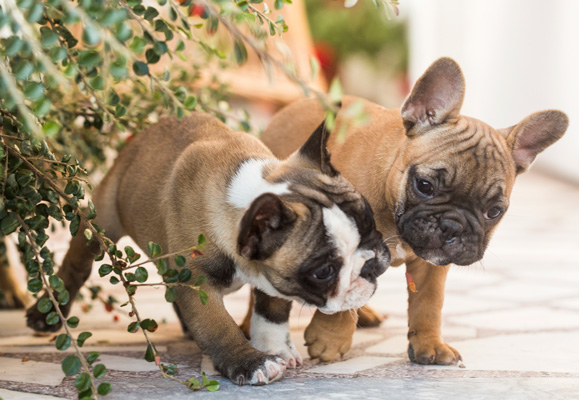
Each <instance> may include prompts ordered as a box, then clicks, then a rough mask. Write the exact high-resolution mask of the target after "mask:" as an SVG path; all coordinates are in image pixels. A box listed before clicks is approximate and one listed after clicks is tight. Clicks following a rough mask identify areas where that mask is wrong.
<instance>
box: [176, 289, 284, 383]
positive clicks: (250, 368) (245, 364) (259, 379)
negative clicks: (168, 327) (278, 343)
mask: <svg viewBox="0 0 579 400" xmlns="http://www.w3.org/2000/svg"><path fill="white" fill-rule="evenodd" d="M204 289H205V291H206V292H207V294H208V296H209V300H208V302H207V304H205V305H203V304H201V301H200V299H199V296H198V295H197V292H196V291H194V290H192V289H191V288H188V287H178V288H177V305H178V308H179V312H180V314H181V317H182V320H183V322H184V323H185V324H186V325H187V328H188V330H189V332H190V333H191V335H192V336H193V338H194V339H195V341H196V342H197V345H198V346H199V347H200V348H201V351H203V353H205V354H207V355H208V356H209V357H211V360H212V361H213V365H214V366H215V368H216V369H217V370H218V371H219V372H221V374H223V375H224V376H226V377H227V378H229V379H231V380H232V381H233V382H234V383H237V384H238V385H243V384H246V383H249V384H251V385H265V384H267V383H270V382H273V381H275V380H278V379H280V378H281V377H282V375H283V372H284V371H285V369H286V365H287V363H286V362H285V361H284V360H283V359H282V358H280V357H279V356H276V355H271V354H266V353H264V352H262V351H259V350H257V349H255V348H253V347H252V346H251V345H250V344H249V341H248V340H247V339H246V338H245V336H244V335H243V333H242V332H241V330H240V329H239V327H238V326H237V325H236V324H235V321H234V320H233V318H231V316H230V315H229V313H228V312H227V310H226V309H225V307H224V305H223V299H222V297H221V294H220V293H219V292H218V291H217V290H214V289H212V288H210V287H207V288H204Z"/></svg>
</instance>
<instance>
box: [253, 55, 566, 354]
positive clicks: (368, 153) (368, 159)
mask: <svg viewBox="0 0 579 400" xmlns="http://www.w3.org/2000/svg"><path fill="white" fill-rule="evenodd" d="M463 96H464V78H463V77H462V73H461V72H460V68H459V67H458V65H457V64H456V63H455V62H454V61H453V60H450V59H448V58H446V59H440V60H438V61H437V62H435V63H434V64H433V65H432V66H431V67H430V68H429V69H428V71H427V72H426V73H425V74H424V75H423V76H422V77H421V78H420V80H419V81H418V82H417V84H416V85H415V87H414V89H413V91H412V93H411V94H410V95H409V97H408V99H407V100H406V102H405V103H404V104H403V106H402V111H400V110H397V109H384V108H383V107H381V106H379V105H376V104H373V103H371V102H369V101H366V100H363V99H359V98H355V97H351V96H345V97H344V98H343V106H342V111H341V112H340V113H338V116H337V119H336V128H335V129H334V132H339V130H340V125H341V124H343V123H344V120H345V118H346V117H345V114H346V112H345V110H347V109H348V107H349V106H351V105H352V104H353V103H354V102H362V103H363V106H364V110H365V112H366V113H367V114H368V115H369V117H370V121H369V123H367V124H364V125H361V126H354V127H350V128H349V129H348V130H347V136H346V138H345V140H344V141H343V142H338V141H337V139H336V135H335V134H334V133H332V136H331V137H330V140H329V142H328V147H329V149H330V152H331V153H332V162H333V164H334V165H335V166H336V168H337V169H338V170H339V171H340V172H341V173H342V174H343V176H344V177H345V178H346V179H348V180H349V181H350V182H352V183H353V184H354V186H355V187H356V188H357V189H358V190H360V192H361V193H362V194H363V195H364V196H365V197H366V198H367V199H368V201H369V202H370V205H371V206H372V208H373V210H374V213H375V217H376V224H377V227H378V230H379V231H380V232H381V233H382V234H383V235H384V238H385V240H386V241H387V243H388V245H389V247H390V251H391V253H392V266H399V265H401V264H403V263H405V264H406V268H407V272H409V273H411V274H412V276H413V279H414V282H415V283H416V287H417V289H418V292H416V293H413V292H410V291H409V293H408V299H409V302H408V326H409V331H408V338H409V356H410V358H411V360H412V361H415V362H418V363H421V364H433V363H435V364H450V363H454V362H456V361H457V360H459V359H460V355H459V353H458V352H457V351H456V350H455V349H454V348H452V347H451V346H449V345H448V344H446V343H444V342H443V341H442V338H441V331H440V325H441V309H442V305H443V300H444V285H445V280H446V274H447V272H448V269H449V265H434V264H432V263H429V262H427V261H425V260H424V259H422V258H420V257H418V256H417V255H415V254H414V251H413V249H412V248H411V247H410V246H409V245H408V243H406V242H404V241H403V240H402V239H401V238H400V236H399V235H400V232H399V231H398V227H397V224H396V220H395V219H396V211H397V209H400V207H401V205H404V204H405V201H406V200H407V196H408V193H407V180H408V176H409V167H410V165H417V166H418V168H419V169H420V167H421V166H423V165H427V166H429V167H431V168H433V167H436V166H437V165H439V166H444V167H445V168H447V169H448V170H450V171H453V172H455V179H456V180H457V182H460V184H455V185H453V188H454V189H453V190H455V192H456V193H455V194H457V195H458V194H460V193H458V192H459V191H461V190H463V191H464V192H465V193H464V196H465V197H466V198H467V199H468V198H469V196H472V195H473V193H475V194H477V195H478V193H479V192H475V190H479V191H480V190H482V189H484V188H487V187H488V185H487V186H484V187H480V188H479V187H478V186H477V185H479V182H480V181H481V179H482V180H484V178H487V177H488V178H489V179H490V178H492V177H497V178H498V179H499V181H500V185H501V190H503V197H502V198H503V201H504V202H506V203H507V204H506V205H508V197H509V195H510V192H511V189H512V186H513V184H514V181H515V177H516V174H517V173H520V172H523V171H525V170H526V169H527V168H528V167H529V166H530V164H531V163H532V162H533V160H534V158H535V156H536V155H537V154H538V153H539V152H541V151H542V150H544V149H545V148H546V147H548V146H549V145H551V144H552V143H554V142H555V141H556V140H557V139H559V138H560V137H561V136H562V135H563V133H564V132H565V130H566V128H567V125H568V120H567V117H566V116H565V114H563V113H562V112H560V111H556V110H550V111H544V112H538V113H535V114H532V115H531V116H529V117H527V118H526V119H525V120H523V121H522V122H521V123H519V124H518V125H516V126H515V127H512V128H509V129H505V130H501V131H497V130H494V129H493V128H491V127H489V126H488V125H486V124H484V123H482V122H481V121H478V120H476V119H474V118H469V117H465V116H462V115H460V114H459V111H460V106H461V104H462V101H463ZM401 114H402V116H401ZM323 115H324V109H323V108H322V106H321V105H320V104H319V102H318V101H317V100H315V99H308V100H303V101H299V102H296V103H293V104H291V105H289V106H287V107H286V108H284V109H283V110H282V111H280V112H279V113H278V114H277V115H275V116H274V118H273V120H272V121H271V123H270V125H269V126H268V127H267V128H266V130H265V132H264V134H263V136H262V140H263V142H264V143H265V144H266V145H267V146H268V147H269V148H270V149H271V150H272V152H273V153H274V154H275V155H276V156H278V157H280V158H284V157H287V156H289V155H290V154H291V153H292V152H293V151H295V149H297V148H298V147H299V145H300V144H301V143H303V141H304V140H305V139H306V137H307V133H308V132H310V131H311V129H312V128H313V127H314V126H315V124H316V121H318V120H319V119H320V118H322V117H323ZM473 134H474V136H473V137H474V140H477V141H478V142H477V143H479V144H483V145H481V146H479V147H477V148H474V150H472V151H469V150H468V146H466V145H467V144H468V140H469V139H468V137H469V136H470V135H473ZM470 140H473V139H472V138H471V139H470ZM460 145H464V146H465V148H466V149H467V150H466V151H465V152H464V153H461V154H459V153H458V152H457V151H456V146H460ZM480 149H483V153H482V154H481V153H477V152H479V150H480ZM487 157H489V159H490V158H491V157H492V160H493V162H490V161H489V162H488V163H486V164H485V167H484V168H481V167H480V166H477V164H475V162H476V163H478V162H479V160H483V159H484V160H486V158H487ZM495 227H496V224H495V225H492V226H490V227H488V228H485V230H486V231H485V241H484V243H483V245H484V246H486V244H487V243H488V240H489V239H490V235H491V234H492V231H493V230H494V228H495ZM399 249H402V250H403V251H402V252H399V251H397V250H399ZM482 252H484V248H482V251H481V252H480V253H481V254H479V255H480V256H481V257H482ZM475 261H476V260H475ZM451 262H454V261H451ZM471 262H472V261H471ZM317 317H318V315H316V316H315V317H314V319H313V320H312V322H311V324H310V326H309V327H308V332H309V335H310V337H316V340H317V341H318V342H319V343H313V342H312V341H310V340H308V343H309V344H310V345H311V347H310V348H309V353H310V356H312V357H319V358H321V359H322V360H325V361H327V360H332V359H334V357H335V355H336V354H337V353H338V352H340V353H341V351H338V350H337V349H340V348H342V349H343V348H344V347H343V343H344V341H345V339H344V338H343V337H342V335H332V334H331V333H328V332H331V331H332V330H330V331H328V324H329V322H328V318H324V319H323V321H318V320H317V319H318V318H317ZM340 324H342V327H343V328H342V329H345V330H346V331H349V330H350V329H351V326H352V321H351V319H347V318H341V317H340V316H336V317H335V329H333V331H334V332H337V331H339V329H340V328H338V326H339V325H340ZM344 324H345V325H346V326H344ZM314 331H315V332H314ZM324 332H326V333H324ZM344 336H347V335H344ZM346 342H347V340H346ZM346 344H347V343H346ZM346 347H348V348H349V346H346ZM314 348H315V350H314ZM319 348H326V350H325V351H319V350H318V349H319Z"/></svg>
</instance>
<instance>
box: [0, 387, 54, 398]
mask: <svg viewBox="0 0 579 400" xmlns="http://www.w3.org/2000/svg"><path fill="white" fill-rule="evenodd" d="M0 399H4V400H63V399H64V397H54V396H45V395H43V394H36V393H25V392H15V391H14V390H7V389H0Z"/></svg>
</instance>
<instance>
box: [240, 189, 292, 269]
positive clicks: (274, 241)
mask: <svg viewBox="0 0 579 400" xmlns="http://www.w3.org/2000/svg"><path fill="white" fill-rule="evenodd" d="M295 220H296V214H295V213H294V212H293V211H292V210H291V209H290V208H289V207H288V206H287V205H286V204H285V203H284V202H283V201H282V200H281V199H280V198H279V197H278V196H276V195H275V194H272V193H265V194H262V195H261V196H259V197H258V198H257V199H255V200H254V201H253V202H252V203H251V205H250V206H249V209H248V210H247V211H246V212H245V215H244V216H243V218H242V219H241V224H240V227H239V235H238V237H237V252H238V253H239V254H241V255H242V256H243V257H245V258H247V259H248V260H265V259H266V258H268V257H270V256H271V255H272V254H273V253H274V252H275V251H276V250H277V249H278V248H280V247H281V245H282V244H283V242H284V241H285V239H286V238H287V236H288V234H289V232H290V230H291V228H292V226H293V224H294V222H295Z"/></svg>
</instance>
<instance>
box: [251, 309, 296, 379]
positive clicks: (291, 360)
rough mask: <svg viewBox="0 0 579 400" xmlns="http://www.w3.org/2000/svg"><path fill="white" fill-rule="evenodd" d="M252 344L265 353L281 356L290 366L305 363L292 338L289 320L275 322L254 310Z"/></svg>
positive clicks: (293, 366)
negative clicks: (280, 322)
mask: <svg viewBox="0 0 579 400" xmlns="http://www.w3.org/2000/svg"><path fill="white" fill-rule="evenodd" d="M251 345H252V346H253V347H255V348H256V349H257V350H261V351H263V352H264V353H268V354H274V355H277V356H280V357H281V358H282V359H283V360H284V361H285V362H287V364H288V367H289V368H295V367H297V366H298V365H302V363H303V360H302V357H301V355H300V353H299V352H298V351H297V349H296V347H295V346H294V344H293V342H292V340H291V338H290V332H289V323H288V322H285V323H283V324H275V323H273V322H270V321H268V320H267V319H265V318H264V317H263V316H261V315H259V314H257V313H255V312H254V313H253V315H252V316H251Z"/></svg>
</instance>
